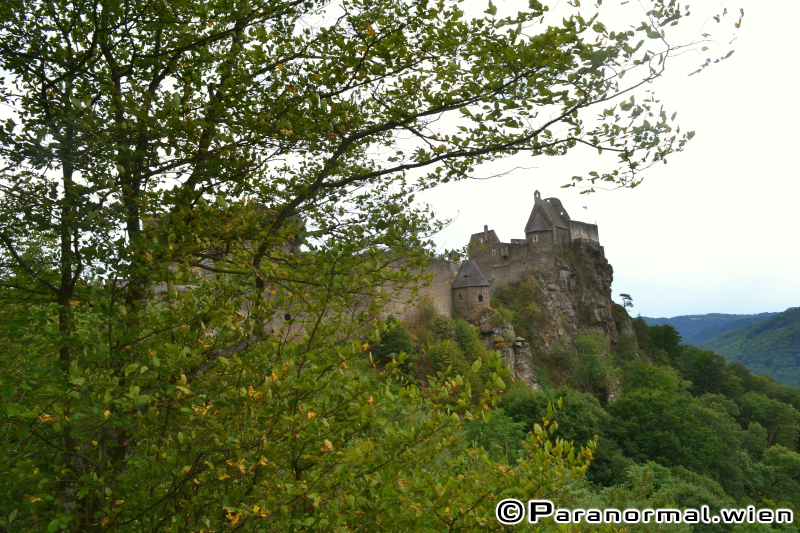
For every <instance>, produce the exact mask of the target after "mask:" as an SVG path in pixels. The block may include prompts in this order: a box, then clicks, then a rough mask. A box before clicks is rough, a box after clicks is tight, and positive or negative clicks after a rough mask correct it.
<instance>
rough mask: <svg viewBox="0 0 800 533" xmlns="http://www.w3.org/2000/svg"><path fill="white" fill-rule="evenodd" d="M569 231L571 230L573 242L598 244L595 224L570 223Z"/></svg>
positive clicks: (598, 238) (573, 221) (598, 239)
mask: <svg viewBox="0 0 800 533" xmlns="http://www.w3.org/2000/svg"><path fill="white" fill-rule="evenodd" d="M570 229H571V230H572V240H573V241H590V242H594V243H598V244H599V243H600V237H599V236H598V232H597V225H596V224H588V223H586V222H577V221H575V220H572V221H570Z"/></svg>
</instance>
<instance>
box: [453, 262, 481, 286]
mask: <svg viewBox="0 0 800 533" xmlns="http://www.w3.org/2000/svg"><path fill="white" fill-rule="evenodd" d="M488 286H489V282H488V281H486V278H485V277H484V276H483V273H482V272H481V269H480V268H478V265H476V264H475V261H473V260H472V259H467V260H466V261H464V262H463V263H461V266H460V267H459V269H458V272H457V273H456V277H455V279H454V280H453V288H454V289H463V288H464V287H488Z"/></svg>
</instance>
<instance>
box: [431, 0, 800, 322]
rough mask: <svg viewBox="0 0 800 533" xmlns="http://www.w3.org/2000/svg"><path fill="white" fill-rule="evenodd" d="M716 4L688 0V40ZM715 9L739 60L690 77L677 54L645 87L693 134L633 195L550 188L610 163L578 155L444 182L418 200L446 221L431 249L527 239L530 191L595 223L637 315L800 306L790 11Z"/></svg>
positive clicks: (787, 4)
mask: <svg viewBox="0 0 800 533" xmlns="http://www.w3.org/2000/svg"><path fill="white" fill-rule="evenodd" d="M495 3H497V4H498V5H501V6H502V0H500V1H498V2H495ZM632 3H633V2H632ZM608 4H609V2H608V0H607V1H606V3H605V5H608ZM720 5H722V4H721V3H720V2H719V1H716V2H700V1H697V2H691V6H692V17H691V18H692V19H694V20H693V28H695V29H699V26H700V25H701V24H702V23H703V22H709V21H708V19H709V17H710V16H711V15H713V14H714V13H716V12H717V11H721V8H719V6H720ZM725 5H726V6H728V9H729V11H735V12H738V10H739V8H740V7H742V8H744V10H745V17H744V21H743V24H742V28H741V30H740V31H739V33H738V38H737V39H736V41H734V43H733V44H732V45H731V46H728V45H727V41H725V42H722V43H719V45H720V46H721V47H722V48H723V49H724V48H727V49H730V48H734V49H735V50H736V51H735V53H734V54H733V55H732V56H731V57H730V58H729V59H727V60H725V61H724V62H722V63H720V64H718V65H713V66H712V67H711V68H709V69H707V70H706V71H704V72H702V73H701V74H699V75H696V76H692V77H687V76H686V74H687V73H688V72H690V71H691V70H692V69H693V68H696V67H697V66H698V65H699V63H701V62H702V59H704V57H700V56H698V55H691V56H688V57H687V56H684V57H682V58H680V59H681V60H683V62H682V63H679V62H674V63H673V64H672V66H673V67H674V68H673V69H672V71H671V72H668V73H667V75H666V77H665V78H664V79H662V80H659V82H658V83H656V84H654V88H655V90H656V97H657V98H659V99H660V100H661V101H662V102H663V103H664V104H665V107H666V109H667V110H668V111H669V113H671V112H672V111H678V120H677V122H678V123H679V124H680V126H681V131H684V130H695V131H696V132H697V135H696V137H695V138H694V139H693V140H692V141H691V142H690V143H689V144H688V145H687V149H686V150H685V151H684V152H683V153H680V154H674V155H672V156H671V157H670V158H669V162H668V164H667V165H658V166H657V168H653V169H650V170H648V171H647V173H646V174H645V176H646V178H645V181H644V183H643V184H642V185H640V186H639V187H637V188H636V189H633V190H616V191H610V192H602V191H599V192H597V193H594V194H591V195H588V196H587V195H580V194H578V192H579V191H578V190H576V189H561V188H560V186H561V185H563V184H565V183H567V182H568V181H569V178H570V176H573V175H576V174H582V175H586V173H587V172H588V171H589V170H592V169H594V168H601V167H603V166H605V165H604V161H606V159H610V158H613V157H614V156H613V155H611V154H609V157H608V158H606V157H605V156H598V155H597V154H596V152H593V151H591V150H589V149H586V150H581V151H578V150H576V151H573V152H572V154H571V155H568V156H567V157H563V158H530V157H525V156H518V157H516V158H515V159H514V161H513V162H509V163H508V168H511V167H514V166H520V167H537V168H531V169H528V170H518V171H516V172H514V173H512V174H511V175H508V176H504V177H500V178H495V179H492V180H488V181H478V180H469V181H465V182H460V183H455V184H448V185H445V186H443V187H441V188H438V189H437V190H435V191H432V192H430V193H429V194H427V195H426V196H425V200H426V201H428V202H429V203H431V204H432V205H433V207H434V208H435V211H436V214H437V216H440V217H450V216H454V217H456V219H455V221H454V222H453V223H452V224H451V226H450V227H448V228H447V229H446V230H445V231H443V232H442V233H441V234H439V235H437V236H436V237H435V241H436V242H437V245H439V246H440V247H442V248H455V247H460V246H463V245H464V244H466V242H467V241H468V239H469V235H470V234H471V233H474V232H477V231H481V230H482V229H483V225H484V224H488V225H489V228H490V229H494V230H496V231H497V234H498V236H499V237H500V239H501V240H503V241H504V242H508V241H509V239H511V238H523V237H524V231H523V230H524V225H525V222H526V221H527V219H528V215H529V213H530V209H531V207H532V206H533V193H534V190H536V189H538V190H539V191H540V192H541V193H542V196H543V197H551V196H556V197H558V198H560V199H561V200H562V202H563V203H564V206H565V207H566V209H567V210H568V212H569V214H570V216H571V217H572V218H573V219H575V220H582V221H586V222H595V221H596V222H597V224H598V225H599V232H600V244H602V245H603V246H604V247H605V253H606V257H607V258H608V260H609V262H610V263H611V264H612V265H613V267H614V284H613V286H612V291H613V297H614V299H615V300H617V301H619V293H620V292H625V293H629V294H631V296H632V297H633V303H634V308H633V312H634V314H638V313H641V314H642V315H643V316H652V317H660V316H667V317H669V316H675V315H683V314H695V313H700V314H701V313H713V312H717V313H742V314H749V313H759V312H764V311H783V310H785V309H786V308H787V307H794V306H798V305H800V275H798V274H800V269H799V268H798V263H800V246H798V236H797V234H796V233H797V230H798V222H797V221H798V216H797V215H798V212H800V207H799V206H800V180H798V174H799V172H798V168H797V163H796V160H797V153H798V151H800V148H798V146H797V138H798V134H797V132H796V131H795V129H794V128H795V127H796V126H797V124H800V103H798V101H797V94H798V91H797V82H798V80H800V76H798V74H797V72H796V68H795V66H796V65H797V64H798V60H797V57H796V56H795V55H794V54H795V52H794V51H795V50H796V38H795V37H794V36H795V35H796V29H795V27H794V26H795V25H796V23H797V20H800V2H798V1H797V0H794V1H787V0H770V1H768V2H767V1H763V0H761V1H741V2H738V3H734V2H730V1H729V2H725ZM604 7H605V6H604ZM729 17H731V15H729ZM609 20H610V21H611V23H609ZM605 22H606V25H607V26H609V28H610V29H623V28H624V25H623V28H614V27H613V26H614V24H613V22H614V20H613V18H612V19H608V18H606V19H605ZM733 22H734V20H731V21H730V24H732V23H733ZM710 23H711V26H709V27H710V28H711V29H716V28H714V27H713V26H714V23H713V21H710ZM725 51H727V50H725ZM704 56H705V54H704ZM638 96H639V95H638V94H637V97H638ZM642 96H644V94H643V93H642ZM637 99H638V98H637ZM495 165H496V166H495V167H494V168H493V169H492V170H493V171H502V170H505V167H504V166H502V165H505V163H501V164H499V165H498V164H495ZM583 206H586V207H587V209H584V208H583Z"/></svg>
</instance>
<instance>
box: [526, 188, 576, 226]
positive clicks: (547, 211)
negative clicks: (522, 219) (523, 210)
mask: <svg viewBox="0 0 800 533" xmlns="http://www.w3.org/2000/svg"><path fill="white" fill-rule="evenodd" d="M533 197H534V202H533V209H531V216H530V217H528V223H527V224H526V225H525V233H530V232H532V231H542V230H540V229H531V228H533V227H534V226H535V222H536V218H537V216H540V217H541V218H542V219H543V220H544V222H546V223H547V225H548V226H550V229H552V226H555V227H557V228H563V229H566V230H568V229H569V224H568V223H567V222H565V221H564V218H563V217H562V216H561V214H560V213H559V210H560V209H562V208H561V207H560V204H561V202H559V201H558V199H556V198H548V199H547V200H542V198H541V196H540V195H539V191H536V192H535V193H534V194H533ZM550 200H555V201H556V202H557V203H558V204H559V205H558V206H556V205H554V204H552V203H551V202H550ZM539 226H540V227H543V226H542V224H541V223H540V224H539ZM543 229H548V228H543Z"/></svg>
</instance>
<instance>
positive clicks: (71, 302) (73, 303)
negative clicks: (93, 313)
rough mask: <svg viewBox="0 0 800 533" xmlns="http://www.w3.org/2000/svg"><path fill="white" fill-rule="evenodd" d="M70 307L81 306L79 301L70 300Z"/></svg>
mask: <svg viewBox="0 0 800 533" xmlns="http://www.w3.org/2000/svg"><path fill="white" fill-rule="evenodd" d="M69 305H80V302H79V301H78V300H70V302H69Z"/></svg>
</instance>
